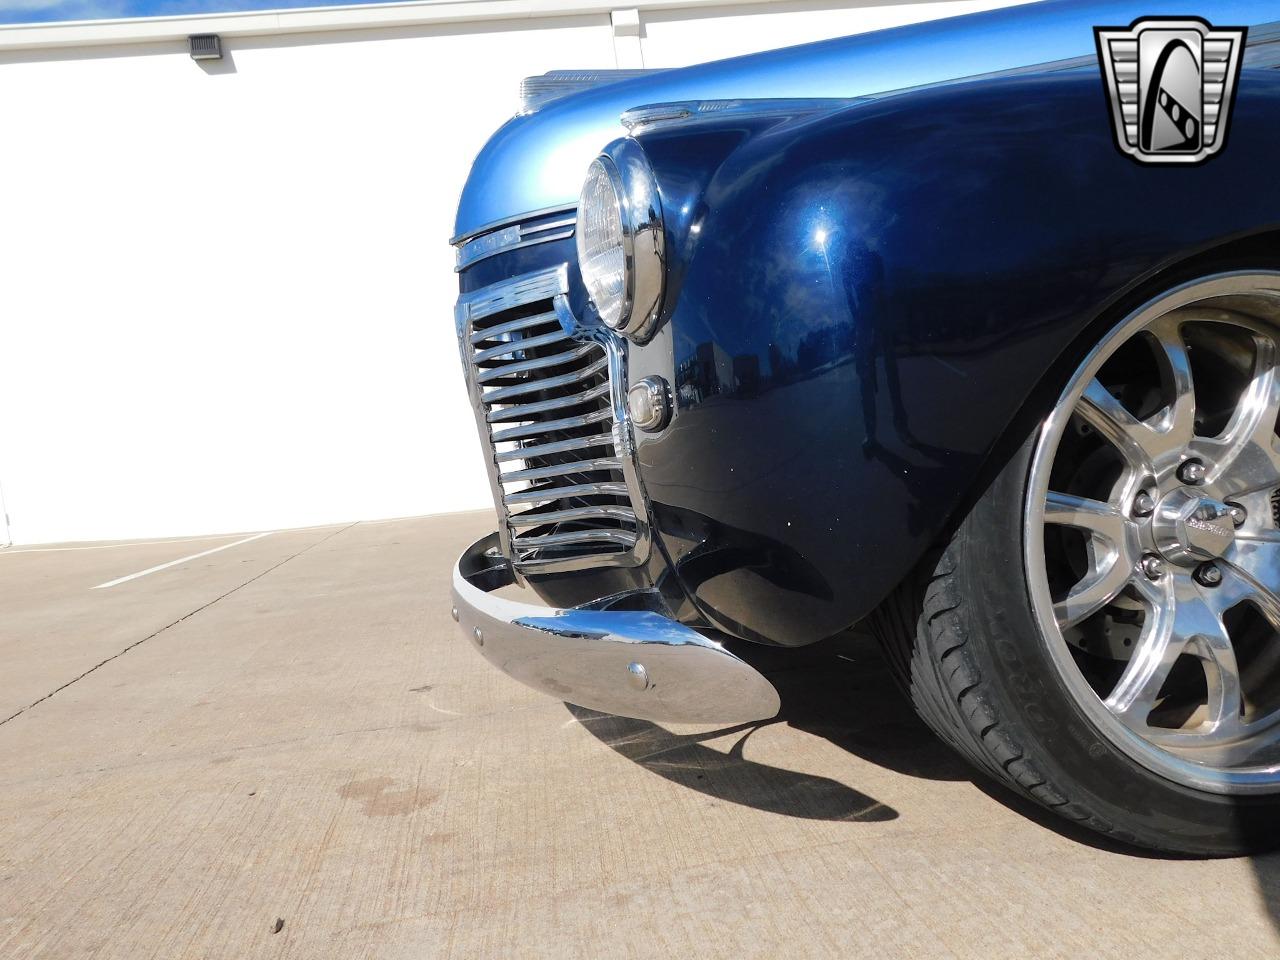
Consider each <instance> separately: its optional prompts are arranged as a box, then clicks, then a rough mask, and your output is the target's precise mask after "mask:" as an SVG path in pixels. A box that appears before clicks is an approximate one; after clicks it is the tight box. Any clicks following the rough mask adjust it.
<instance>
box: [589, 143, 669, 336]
mask: <svg viewBox="0 0 1280 960" xmlns="http://www.w3.org/2000/svg"><path fill="white" fill-rule="evenodd" d="M592 165H593V167H592V169H595V168H596V167H597V166H598V168H599V169H600V170H601V171H602V172H603V173H604V174H605V176H607V177H608V179H609V183H610V184H611V186H612V188H613V194H614V198H615V201H616V202H617V204H618V210H617V214H618V218H619V220H620V221H621V228H622V229H621V237H620V244H621V247H622V256H623V283H622V290H623V292H622V294H621V297H620V299H621V303H620V304H619V305H618V306H619V307H620V309H618V310H617V311H616V313H617V315H616V318H613V314H614V312H615V311H614V310H613V309H612V306H614V305H613V304H608V305H602V304H599V303H596V302H595V300H594V298H593V299H592V303H593V305H594V306H595V308H596V310H597V312H598V313H599V314H600V318H601V320H602V321H603V322H604V323H605V324H606V325H607V326H609V327H611V328H612V329H614V330H616V331H617V332H618V333H621V334H622V335H623V336H626V337H628V338H629V339H632V340H637V341H643V340H645V339H647V338H648V337H649V336H651V335H652V333H653V330H654V327H655V325H656V324H657V321H658V318H659V316H660V315H661V313H662V294H663V287H664V285H665V281H666V236H665V231H664V229H663V221H662V200H661V198H660V197H659V195H658V183H657V180H656V179H654V176H653V168H652V167H651V166H650V165H649V160H648V158H647V157H645V155H644V150H643V149H642V148H641V146H640V144H639V143H637V142H636V141H635V140H632V139H629V138H628V139H624V140H618V141H616V142H614V143H613V144H610V146H609V147H608V148H607V149H606V151H605V152H604V153H603V154H601V155H600V156H599V157H597V158H596V159H595V160H593V161H592ZM585 186H586V181H584V188H585ZM586 203H587V200H586V198H585V195H584V196H583V197H581V198H580V199H579V205H578V224H577V230H576V239H575V244H576V246H577V251H578V266H579V270H580V271H582V273H583V283H584V284H585V285H586V286H587V290H588V296H591V289H592V286H593V284H592V282H591V280H590V278H589V277H588V276H587V273H586V271H585V270H584V269H583V267H584V265H585V264H584V260H585V257H584V240H585V229H586V224H587V223H588V222H589V221H588V217H587V214H588V213H589V211H587V210H586V209H585V205H586ZM602 306H604V307H605V309H601V308H602Z"/></svg>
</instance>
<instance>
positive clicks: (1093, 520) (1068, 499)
mask: <svg viewBox="0 0 1280 960" xmlns="http://www.w3.org/2000/svg"><path fill="white" fill-rule="evenodd" d="M1044 522H1045V523H1056V524H1060V525H1061V526H1065V527H1078V528H1080V529H1082V530H1088V531H1089V532H1091V533H1096V534H1098V535H1099V536H1102V537H1106V538H1107V539H1108V540H1109V541H1111V542H1112V543H1115V544H1121V543H1123V542H1124V536H1125V524H1126V522H1127V521H1126V520H1125V516H1124V514H1122V513H1121V512H1120V511H1119V509H1117V508H1116V507H1113V506H1112V505H1111V504H1109V503H1103V502H1102V501H1101V500H1091V499H1089V498H1088V497H1078V496H1076V495H1075V494H1072V493H1058V492H1057V491H1054V490H1050V491H1049V493H1048V494H1047V495H1046V496H1045V503H1044Z"/></svg>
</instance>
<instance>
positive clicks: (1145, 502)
mask: <svg viewBox="0 0 1280 960" xmlns="http://www.w3.org/2000/svg"><path fill="white" fill-rule="evenodd" d="M1155 509H1156V502H1155V501H1154V500H1152V499H1151V495H1150V494H1149V493H1147V492H1146V491H1145V490H1144V491H1143V492H1142V493H1140V494H1138V495H1137V496H1136V497H1134V498H1133V515H1134V516H1135V517H1149V516H1151V514H1152V513H1154V512H1155Z"/></svg>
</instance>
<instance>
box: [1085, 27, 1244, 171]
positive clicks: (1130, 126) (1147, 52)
mask: <svg viewBox="0 0 1280 960" xmlns="http://www.w3.org/2000/svg"><path fill="white" fill-rule="evenodd" d="M1245 32H1246V28H1244V27H1212V26H1210V25H1209V24H1208V23H1206V22H1205V21H1204V20H1200V19H1198V18H1192V17H1145V18H1143V19H1141V20H1135V21H1134V22H1133V23H1132V25H1130V26H1129V27H1128V28H1127V29H1126V28H1125V27H1095V28H1094V30H1093V35H1094V38H1095V39H1096V40H1097V43H1098V60H1099V61H1100V62H1101V65H1102V78H1103V80H1104V82H1105V83H1106V85H1107V102H1108V103H1109V104H1110V106H1111V122H1112V126H1113V128H1114V131H1115V137H1116V146H1117V147H1119V148H1120V151H1121V152H1122V153H1125V154H1128V155H1129V156H1131V157H1133V159H1135V160H1137V161H1138V162H1139V163H1200V162H1201V161H1203V160H1207V159H1208V158H1209V157H1211V156H1213V155H1214V154H1215V153H1217V152H1218V151H1219V150H1221V149H1222V147H1223V144H1225V143H1226V140H1227V121H1228V120H1229V119H1230V114H1231V104H1232V101H1233V100H1234V98H1235V93H1236V78H1237V76H1238V75H1239V73H1240V61H1241V58H1242V56H1243V54H1244V39H1245Z"/></svg>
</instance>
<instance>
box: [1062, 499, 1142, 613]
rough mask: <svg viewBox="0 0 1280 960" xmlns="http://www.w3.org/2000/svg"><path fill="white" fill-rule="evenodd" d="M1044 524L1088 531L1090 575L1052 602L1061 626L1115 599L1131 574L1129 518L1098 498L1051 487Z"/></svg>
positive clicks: (1131, 555) (1096, 610) (1095, 611)
mask: <svg viewBox="0 0 1280 960" xmlns="http://www.w3.org/2000/svg"><path fill="white" fill-rule="evenodd" d="M1044 521H1045V523H1051V524H1057V525H1059V526H1066V527H1075V528H1077V529H1080V530H1085V531H1088V532H1089V533H1090V534H1091V535H1092V536H1090V538H1089V543H1088V551H1089V569H1090V571H1091V572H1090V574H1089V575H1088V576H1086V577H1085V578H1084V579H1083V580H1081V581H1080V582H1079V583H1077V584H1076V585H1075V586H1074V587H1072V588H1071V590H1070V591H1069V592H1068V593H1067V595H1066V596H1065V597H1064V598H1063V599H1062V600H1060V601H1058V602H1057V603H1055V604H1054V605H1053V614H1054V616H1055V617H1056V618H1057V620H1058V625H1059V626H1060V627H1062V628H1063V629H1065V628H1067V627H1069V626H1072V625H1073V624H1076V623H1079V622H1080V621H1081V620H1084V619H1085V618H1086V617H1089V616H1092V615H1093V614H1094V613H1097V612H1098V610H1100V609H1102V607H1104V606H1106V605H1107V604H1108V603H1110V602H1111V601H1112V600H1114V599H1115V597H1116V594H1118V593H1119V592H1120V591H1121V590H1123V589H1124V586H1125V584H1126V583H1128V582H1129V578H1130V577H1132V576H1133V563H1134V559H1133V551H1132V550H1131V549H1130V543H1129V540H1130V537H1129V533H1130V530H1129V527H1130V521H1129V520H1128V519H1127V518H1126V517H1125V516H1124V514H1122V513H1121V512H1120V510H1119V509H1117V508H1116V507H1114V506H1112V505H1111V504H1109V503H1103V502H1102V501H1101V500H1091V499H1089V498H1088V497H1078V496H1076V495H1075V494H1071V493H1060V492H1058V491H1056V490H1051V491H1049V493H1048V494H1047V495H1046V496H1045V504H1044Z"/></svg>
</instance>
